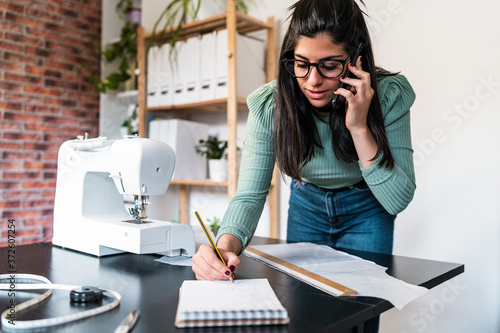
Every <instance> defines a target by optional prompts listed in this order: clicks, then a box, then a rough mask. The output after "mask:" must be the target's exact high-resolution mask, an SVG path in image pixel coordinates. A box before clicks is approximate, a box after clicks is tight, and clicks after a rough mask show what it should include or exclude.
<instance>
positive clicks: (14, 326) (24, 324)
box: [0, 274, 121, 330]
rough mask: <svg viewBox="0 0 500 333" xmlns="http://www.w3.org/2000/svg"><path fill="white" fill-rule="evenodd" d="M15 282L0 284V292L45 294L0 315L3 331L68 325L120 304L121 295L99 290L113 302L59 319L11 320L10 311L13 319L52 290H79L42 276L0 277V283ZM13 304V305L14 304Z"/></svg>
mask: <svg viewBox="0 0 500 333" xmlns="http://www.w3.org/2000/svg"><path fill="white" fill-rule="evenodd" d="M13 279H14V280H16V282H14V283H0V290H12V291H13V292H15V291H22V290H43V289H48V291H47V292H45V293H43V294H42V295H40V296H38V297H36V298H33V299H30V300H29V301H26V302H23V303H21V304H19V305H15V307H14V308H10V307H8V308H7V310H5V311H4V312H3V313H2V328H3V329H5V330H25V329H35V328H43V327H50V326H56V325H61V324H65V323H69V322H71V321H75V320H79V319H83V318H87V317H90V316H95V315H98V314H101V313H104V312H106V311H109V310H111V309H114V308H116V307H117V306H118V305H119V304H120V299H121V295H120V294H119V293H117V292H116V291H112V290H101V289H99V290H100V291H102V292H103V293H104V294H106V293H107V294H109V295H111V296H112V297H113V298H114V299H115V300H114V301H113V302H111V303H108V304H105V305H102V306H100V307H98V308H94V309H90V310H86V311H82V312H78V313H73V314H69V315H64V316H60V317H54V318H47V319H36V320H23V321H19V320H13V319H12V311H14V317H15V315H16V314H17V313H19V312H21V311H23V310H26V309H27V308H29V307H32V306H33V305H35V304H38V303H40V302H42V301H43V300H44V299H46V298H47V297H49V296H50V295H52V290H54V289H57V290H70V291H72V290H75V289H77V288H81V286H69V285H63V284H53V283H52V282H50V280H49V279H47V278H46V277H44V276H40V275H33V274H1V275H0V281H3V280H7V281H11V280H13ZM17 280H32V281H37V282H42V283H17ZM12 284H13V285H14V289H13V288H12ZM14 304H15V303H14Z"/></svg>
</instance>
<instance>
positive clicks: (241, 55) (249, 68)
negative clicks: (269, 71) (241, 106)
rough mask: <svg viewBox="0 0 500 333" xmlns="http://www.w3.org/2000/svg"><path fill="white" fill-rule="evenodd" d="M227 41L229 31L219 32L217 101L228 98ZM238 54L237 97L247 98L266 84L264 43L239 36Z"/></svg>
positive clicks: (217, 46)
mask: <svg viewBox="0 0 500 333" xmlns="http://www.w3.org/2000/svg"><path fill="white" fill-rule="evenodd" d="M227 39H228V35H227V30H220V31H218V33H217V37H216V52H215V54H216V60H215V70H216V82H215V84H216V88H215V91H216V92H215V98H216V99H219V98H227V97H228V89H227V79H228V52H229V51H228V40H227ZM236 53H237V55H236V80H237V81H236V95H237V96H238V97H245V98H246V97H247V96H248V95H249V94H250V93H251V92H252V91H254V90H255V89H257V88H258V87H259V86H260V85H262V84H264V83H265V82H266V73H265V66H264V64H265V44H264V41H262V40H259V39H256V38H253V37H249V36H245V35H240V34H237V35H236ZM233 56H234V55H233Z"/></svg>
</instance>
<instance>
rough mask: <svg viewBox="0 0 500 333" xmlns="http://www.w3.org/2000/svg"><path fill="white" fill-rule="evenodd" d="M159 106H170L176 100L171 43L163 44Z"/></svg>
mask: <svg viewBox="0 0 500 333" xmlns="http://www.w3.org/2000/svg"><path fill="white" fill-rule="evenodd" d="M160 78H161V79H160V84H159V94H160V103H159V106H170V105H172V104H173V100H174V88H173V85H174V84H173V81H174V79H173V75H172V64H171V62H170V44H168V43H166V44H163V45H162V47H161V50H160Z"/></svg>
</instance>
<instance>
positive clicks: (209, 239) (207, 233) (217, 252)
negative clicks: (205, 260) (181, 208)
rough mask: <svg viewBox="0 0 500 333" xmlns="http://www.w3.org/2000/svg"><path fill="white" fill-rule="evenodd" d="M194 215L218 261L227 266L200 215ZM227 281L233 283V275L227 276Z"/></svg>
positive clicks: (196, 213)
mask: <svg viewBox="0 0 500 333" xmlns="http://www.w3.org/2000/svg"><path fill="white" fill-rule="evenodd" d="M194 215H196V218H197V219H198V222H200V225H201V228H202V229H203V232H204V233H205V235H206V236H207V239H208V242H209V243H210V245H211V246H212V249H213V250H214V252H215V254H216V255H217V257H218V258H219V259H220V261H222V263H223V264H224V265H226V266H227V263H226V261H225V260H224V258H222V255H221V254H220V252H219V249H218V248H217V246H216V245H215V242H214V241H213V239H212V236H210V233H209V232H208V229H207V227H206V226H205V223H203V220H202V219H201V216H200V214H199V213H198V212H197V211H196V212H194ZM229 280H231V282H234V281H233V274H232V273H230V274H229Z"/></svg>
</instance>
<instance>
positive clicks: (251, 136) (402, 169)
mask: <svg viewBox="0 0 500 333" xmlns="http://www.w3.org/2000/svg"><path fill="white" fill-rule="evenodd" d="M378 90H379V97H380V101H381V105H382V112H383V116H384V123H385V128H386V133H387V138H388V140H389V144H390V147H391V151H392V153H393V155H394V160H395V167H394V168H393V169H387V168H384V167H381V166H380V165H379V163H378V162H379V160H380V157H379V159H378V160H377V161H375V163H374V164H373V165H371V166H370V167H369V168H366V169H364V168H362V167H361V165H360V164H359V163H347V162H343V161H340V160H339V159H337V158H336V157H335V154H334V152H333V148H332V145H331V140H332V133H331V130H330V128H329V125H328V123H325V122H324V121H321V120H320V119H319V118H317V117H316V126H317V128H318V132H319V136H320V138H321V142H322V144H323V147H324V148H323V149H320V148H317V150H316V151H315V155H314V157H313V158H312V159H311V161H310V162H309V163H307V165H305V166H304V169H303V171H302V180H303V181H305V182H308V183H312V184H315V185H317V186H320V187H323V188H329V189H333V188H340V187H345V186H350V185H353V184H356V183H357V182H359V181H360V180H362V179H363V178H364V180H365V181H366V183H367V184H368V186H369V187H370V189H371V191H372V193H373V194H374V196H375V197H376V198H377V200H378V201H379V202H380V203H381V204H382V206H383V207H384V208H385V209H386V210H387V211H388V212H389V213H390V214H393V215H396V214H398V213H399V212H401V211H402V210H403V209H405V208H406V206H407V205H408V204H409V203H410V201H411V199H412V198H413V193H414V192H415V173H414V168H413V149H412V146H411V137H410V112H409V111H410V106H411V105H412V104H413V102H414V101H415V93H414V91H413V89H412V87H411V86H410V84H409V82H408V81H407V80H406V78H405V77H404V76H402V75H396V76H388V77H384V78H382V79H381V80H380V81H379V84H378ZM275 96H276V81H273V82H270V83H267V84H265V85H263V86H261V87H259V88H258V89H257V90H256V91H254V92H253V93H252V94H250V95H249V96H248V98H247V104H248V108H249V115H248V121H247V128H246V137H245V141H244V144H243V155H242V159H241V167H240V174H239V180H238V188H237V191H236V194H235V196H234V197H233V199H232V200H231V202H230V203H229V207H228V209H227V211H226V214H225V215H224V219H223V221H222V225H221V228H220V230H219V233H218V236H219V237H220V236H221V235H222V234H226V233H227V234H232V235H234V236H236V237H237V238H239V239H240V240H241V243H242V244H243V248H245V247H246V246H247V244H248V242H249V241H250V239H251V238H252V236H253V234H254V232H255V229H256V228H257V223H258V221H259V219H260V216H261V214H262V210H263V207H264V203H265V201H266V197H267V194H268V192H269V188H270V185H271V179H272V174H273V168H274V164H275V156H274V148H273V136H272V132H273V111H274V107H275Z"/></svg>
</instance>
